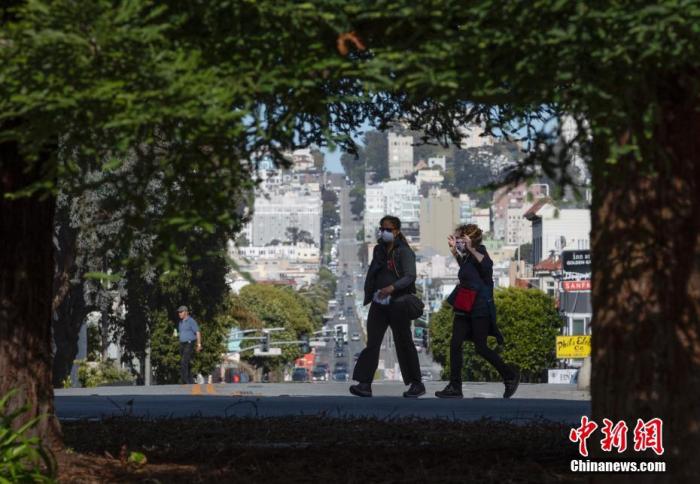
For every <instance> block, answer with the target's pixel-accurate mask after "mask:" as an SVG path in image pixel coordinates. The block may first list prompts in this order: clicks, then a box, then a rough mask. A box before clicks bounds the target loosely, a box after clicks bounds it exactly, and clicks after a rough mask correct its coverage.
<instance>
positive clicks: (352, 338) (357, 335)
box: [350, 333, 360, 341]
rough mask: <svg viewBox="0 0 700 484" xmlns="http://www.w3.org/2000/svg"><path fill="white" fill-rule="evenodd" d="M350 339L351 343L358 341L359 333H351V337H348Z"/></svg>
mask: <svg viewBox="0 0 700 484" xmlns="http://www.w3.org/2000/svg"><path fill="white" fill-rule="evenodd" d="M350 339H351V340H353V341H360V333H352V336H350Z"/></svg>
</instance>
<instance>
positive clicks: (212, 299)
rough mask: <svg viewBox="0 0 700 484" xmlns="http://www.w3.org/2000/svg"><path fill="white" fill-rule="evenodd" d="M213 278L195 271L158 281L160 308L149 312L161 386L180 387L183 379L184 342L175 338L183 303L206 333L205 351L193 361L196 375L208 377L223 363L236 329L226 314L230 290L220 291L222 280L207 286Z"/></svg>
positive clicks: (169, 276)
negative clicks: (229, 338) (228, 339)
mask: <svg viewBox="0 0 700 484" xmlns="http://www.w3.org/2000/svg"><path fill="white" fill-rule="evenodd" d="M205 267H206V265H204V266H202V268H201V269H202V270H203V269H204V268H205ZM196 272H197V269H195V273H196ZM211 276H213V274H208V273H206V271H205V270H203V271H202V272H200V273H199V275H198V276H195V275H194V274H193V270H191V269H189V268H183V269H182V270H181V271H180V272H178V273H168V274H164V275H163V276H162V277H161V278H160V280H159V281H158V291H159V299H158V300H159V304H158V305H155V306H151V307H150V308H149V310H148V312H149V317H150V318H151V320H152V329H151V360H152V364H153V370H154V373H155V376H156V380H157V381H158V383H176V382H177V381H178V379H179V367H180V349H179V348H180V342H179V339H178V338H177V337H176V336H175V330H176V329H177V325H178V322H179V319H178V318H177V313H176V309H177V307H178V306H179V305H181V304H183V303H186V304H187V306H188V307H189V308H190V314H191V315H192V317H193V318H194V319H195V320H196V321H197V324H198V325H199V329H200V331H201V333H202V350H201V351H199V352H196V353H195V355H194V356H193V359H192V366H191V368H192V371H193V373H195V374H196V373H202V374H203V375H207V374H209V373H211V372H212V371H213V369H214V368H215V367H216V366H217V365H219V363H220V362H221V355H222V354H223V353H225V350H226V348H225V346H226V337H227V335H228V332H229V329H230V328H231V327H232V326H231V322H230V320H228V319H227V318H226V317H225V314H224V313H223V310H222V304H223V298H224V294H225V292H226V289H225V287H218V286H219V285H220V283H219V282H218V280H211V283H210V284H208V283H206V279H207V278H208V277H211ZM202 278H204V279H202ZM221 285H223V276H222V280H221ZM219 298H221V301H219Z"/></svg>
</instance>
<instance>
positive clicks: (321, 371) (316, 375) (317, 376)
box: [311, 366, 328, 381]
mask: <svg viewBox="0 0 700 484" xmlns="http://www.w3.org/2000/svg"><path fill="white" fill-rule="evenodd" d="M311 380H312V381H328V375H327V374H326V369H325V368H323V367H319V366H317V367H316V368H314V371H313V373H311Z"/></svg>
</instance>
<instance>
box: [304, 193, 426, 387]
mask: <svg viewBox="0 0 700 484" xmlns="http://www.w3.org/2000/svg"><path fill="white" fill-rule="evenodd" d="M339 201H340V220H341V232H340V240H339V242H338V260H339V263H338V267H339V278H338V295H337V299H338V301H342V302H343V304H342V309H341V310H342V311H343V313H344V314H345V315H346V318H347V319H346V320H344V321H337V320H336V321H333V322H332V323H330V324H337V323H340V322H342V323H347V324H348V331H349V332H350V333H351V334H352V333H358V334H360V335H361V341H360V342H350V345H349V348H347V351H346V353H347V354H346V355H345V357H344V360H345V361H346V363H347V364H348V368H349V369H350V373H351V374H352V368H353V365H354V358H353V356H354V355H355V354H357V353H359V352H360V351H362V349H363V348H364V346H365V342H366V331H365V330H364V328H363V322H364V321H362V320H360V319H358V318H357V317H358V314H357V311H356V310H355V309H356V308H357V307H358V304H357V303H358V302H361V301H358V299H359V300H361V299H362V298H364V288H363V285H364V268H363V266H362V263H361V261H360V259H359V257H358V251H359V250H360V246H361V245H363V243H362V242H360V241H358V240H357V237H356V235H357V233H358V231H359V230H360V229H361V228H362V226H363V224H362V221H361V220H354V218H353V214H352V211H351V207H350V187H349V186H348V185H346V184H345V183H344V182H343V184H342V185H341V191H340V196H339ZM360 317H362V316H361V315H360ZM319 356H320V357H319V360H318V361H319V362H324V363H326V362H329V361H331V360H332V357H329V356H328V350H326V352H323V351H321V352H319ZM341 360H343V359H341ZM419 360H420V365H421V369H422V370H424V371H425V372H427V374H429V375H430V377H432V378H435V377H438V376H439V373H440V366H439V365H436V364H435V363H434V362H433V360H432V358H431V357H430V356H428V355H427V354H424V353H422V354H420V355H419ZM331 366H332V365H331ZM379 368H380V369H384V368H387V369H393V370H394V371H395V372H396V373H395V374H394V378H395V379H397V380H398V379H399V374H398V361H397V359H396V350H395V348H394V342H393V337H392V334H391V331H387V332H386V335H385V336H384V341H383V342H382V349H381V352H380V355H379ZM383 377H384V373H383V372H380V380H381V379H382V378H383Z"/></svg>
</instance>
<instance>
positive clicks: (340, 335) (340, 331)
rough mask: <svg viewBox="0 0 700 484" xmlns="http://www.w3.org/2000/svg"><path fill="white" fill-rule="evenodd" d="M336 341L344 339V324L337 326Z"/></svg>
mask: <svg viewBox="0 0 700 484" xmlns="http://www.w3.org/2000/svg"><path fill="white" fill-rule="evenodd" d="M335 341H336V342H341V343H342V341H343V328H342V326H338V327H337V328H335Z"/></svg>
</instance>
